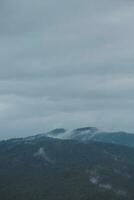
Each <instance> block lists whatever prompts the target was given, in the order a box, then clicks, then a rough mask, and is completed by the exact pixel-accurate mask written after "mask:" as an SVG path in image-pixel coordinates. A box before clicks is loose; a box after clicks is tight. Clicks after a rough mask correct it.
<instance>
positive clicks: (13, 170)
mask: <svg viewBox="0 0 134 200" xmlns="http://www.w3.org/2000/svg"><path fill="white" fill-rule="evenodd" d="M133 143H134V136H133V135H132V134H129V133H124V132H118V133H106V132H101V131H99V130H98V129H97V128H94V127H85V128H78V129H75V130H72V131H68V130H65V129H55V130H52V131H49V132H47V133H43V134H38V135H35V136H30V137H26V138H16V139H10V140H5V141H1V142H0V198H1V199H2V200H18V199H19V200H63V199H64V200H93V199H94V200H107V199H108V200H133V199H134V148H133V147H134V146H133Z"/></svg>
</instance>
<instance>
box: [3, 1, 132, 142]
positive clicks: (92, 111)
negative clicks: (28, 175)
mask: <svg viewBox="0 0 134 200" xmlns="http://www.w3.org/2000/svg"><path fill="white" fill-rule="evenodd" d="M133 12H134V3H133V2H132V1H127V2H126V1H124V0H123V1H121V0H120V1H118V2H117V1H115V0H114V1H112V2H111V1H110V0H108V1H106V0H103V1H101V2H100V1H98V0H95V1H93V0H90V1H89V0H84V1H80V0H78V1H76V0H73V1H71V0H69V1H67V2H64V1H62V0H49V1H48V0H47V1H43V0H38V1H36V0H24V1H20V0H12V1H10V0H5V1H3V0H2V1H0V44H1V45H0V138H7V137H13V136H24V135H29V134H34V133H36V132H40V131H43V130H48V129H51V128H56V127H61V126H62V127H65V128H68V127H69V128H72V127H78V126H84V125H86V126H87V125H91V126H97V127H100V128H102V129H114V130H118V129H124V130H131V131H134V126H133V122H132V119H133V110H134V103H133V100H134V95H133V90H134V67H133V64H134V59H133V51H134V43H133V35H134V28H133V26H132V24H133V20H134V16H133Z"/></svg>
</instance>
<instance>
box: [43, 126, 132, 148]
mask: <svg viewBox="0 0 134 200" xmlns="http://www.w3.org/2000/svg"><path fill="white" fill-rule="evenodd" d="M45 135H47V136H49V137H53V138H58V139H73V140H78V141H82V142H88V141H90V140H93V141H98V142H105V143H113V144H120V145H127V146H129V147H134V134H132V133H127V132H103V131H100V130H98V129H97V128H95V127H84V128H78V129H75V130H71V131H70V130H65V129H55V130H52V131H50V132H48V133H46V134H45ZM42 136H44V134H43V135H42Z"/></svg>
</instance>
